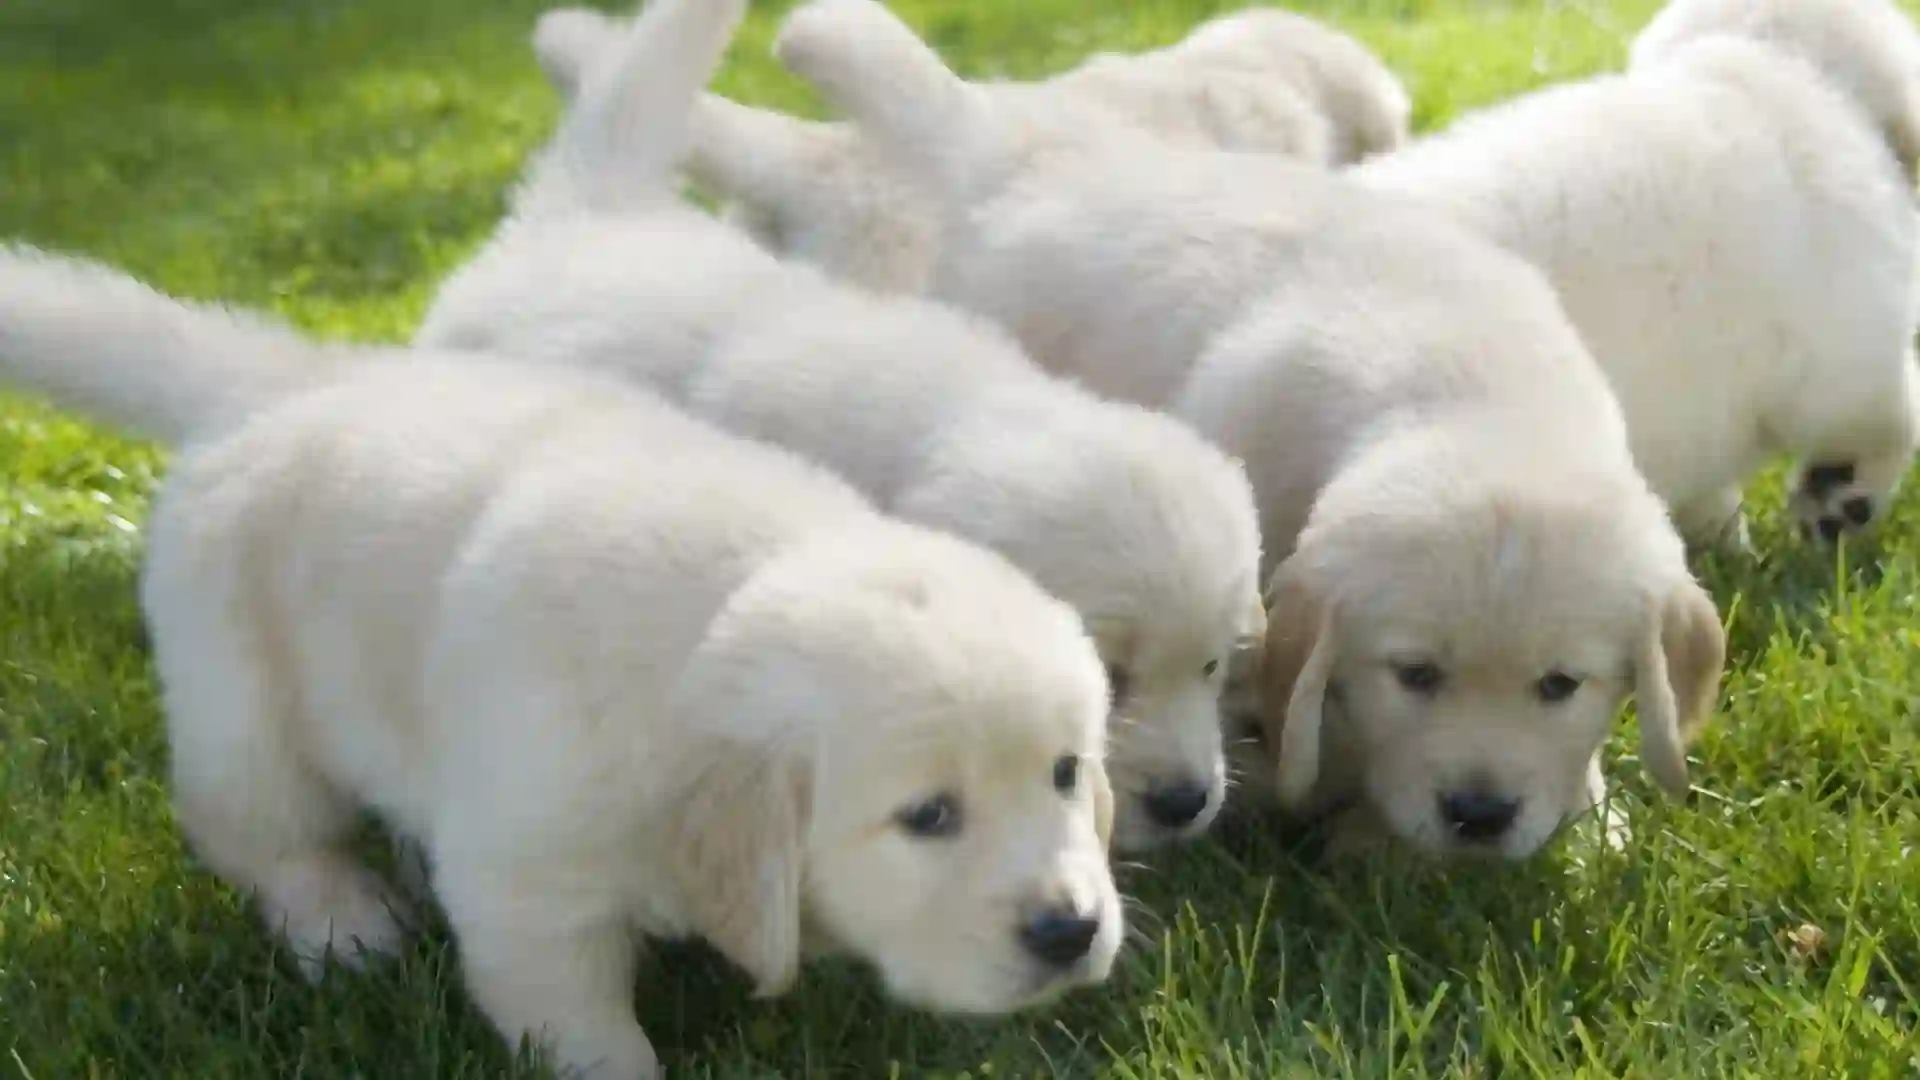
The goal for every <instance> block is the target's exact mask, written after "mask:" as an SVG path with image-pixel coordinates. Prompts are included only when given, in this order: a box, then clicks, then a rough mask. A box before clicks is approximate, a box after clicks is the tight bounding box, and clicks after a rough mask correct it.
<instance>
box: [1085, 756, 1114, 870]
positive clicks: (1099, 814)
mask: <svg viewBox="0 0 1920 1080" xmlns="http://www.w3.org/2000/svg"><path fill="white" fill-rule="evenodd" d="M1087 772H1088V775H1089V776H1090V777H1091V778H1092V780H1093V785H1092V786H1093V831H1094V832H1096V833H1098V834H1100V850H1102V851H1107V852H1111V851H1112V850H1113V784H1112V783H1110V782H1109V781H1108V780H1107V770H1106V769H1105V768H1104V767H1102V768H1096V769H1089V770H1088V771H1087Z"/></svg>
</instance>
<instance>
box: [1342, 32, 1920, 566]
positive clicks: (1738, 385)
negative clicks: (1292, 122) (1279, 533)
mask: <svg viewBox="0 0 1920 1080" xmlns="http://www.w3.org/2000/svg"><path fill="white" fill-rule="evenodd" d="M1916 87H1920V39H1917V38H1916V35H1915V33H1914V30H1913V27H1912V26H1911V24H1909V23H1908V22H1907V20H1906V19H1905V18H1904V17H1903V16H1902V15H1901V14H1900V13H1899V11H1898V10H1897V9H1895V7H1894V6H1893V5H1892V4H1891V3H1888V2H1886V0H1676V2H1675V3H1673V4H1671V5H1669V6H1668V8H1667V9H1666V10H1665V11H1664V12H1662V14H1661V15H1660V16H1659V17H1658V18H1657V19H1656V20H1655V21H1654V23H1653V24H1652V26H1651V27H1649V28H1648V30H1647V31H1646V33H1645V34H1644V35H1643V36H1642V37H1641V39H1640V40H1639V41H1638V42H1637V43H1636V45H1635V49H1634V64H1633V68H1632V70H1631V71H1630V72H1628V73H1626V74H1622V75H1609V76H1603V77H1600V78H1596V79H1592V80H1589V81H1586V82H1583V83H1577V84H1572V85H1567V86H1560V87H1554V88H1551V89H1548V90H1543V91H1540V92H1538V93H1535V94H1532V95H1530V96H1527V97H1524V98H1521V99H1519V100H1517V101H1513V102H1509V103H1506V104H1503V105H1500V106H1496V107H1494V108H1491V109H1488V110H1486V111H1484V112H1482V113H1479V114H1477V115H1474V116H1470V117H1467V118H1466V119H1464V120H1462V121H1460V122H1459V123H1458V124H1456V125H1455V126H1454V127H1453V128H1452V129H1451V130H1449V131H1447V132H1445V133H1443V134H1440V135H1438V136H1435V137H1432V138H1429V139H1426V140H1423V141H1422V142H1419V143H1417V144H1415V145H1414V146H1411V147H1409V148H1407V149H1406V150H1404V151H1401V152H1399V153H1397V154H1394V155H1392V156H1390V157H1386V158H1381V159H1376V161H1374V162H1372V163H1369V164H1368V165H1366V166H1364V167H1362V168H1361V169H1360V170H1359V172H1358V176H1359V177H1360V179H1361V180H1362V181H1363V182H1365V183H1367V184H1369V185H1371V186H1373V187H1374V188H1376V189H1380V190H1386V191H1393V192H1396V193H1402V194H1406V195H1410V196H1416V197H1419V198H1421V199H1424V200H1427V201H1429V202H1431V203H1432V204H1434V205H1436V206H1439V207H1442V208H1445V209H1447V210H1449V211H1451V212H1454V213H1457V214H1458V215H1459V216H1460V218H1461V219H1462V220H1464V221H1466V222H1468V223H1470V224H1472V225H1473V226H1474V227H1475V228H1477V229H1480V230H1482V231H1483V232H1484V233H1486V234H1487V235H1488V236H1490V237H1492V238H1493V239H1495V240H1496V241H1498V242H1499V243H1501V244H1502V245H1504V246H1506V247H1508V248H1509V249H1511V250H1513V251H1514V252H1516V253H1518V254H1520V255H1522V256H1523V257H1525V258H1527V259H1529V260H1530V261H1532V262H1533V263H1534V264H1535V265H1537V266H1539V267H1540V268H1542V269H1543V270H1545V271H1546V273H1547V275H1548V277H1549V278H1550V279H1551V280H1552V281H1553V283H1554V284H1555V286H1557V288H1558V290H1559V292H1560V295H1561V299H1562V301H1563V303H1564V304H1565V306H1566V308H1567V311H1568V313H1569V314H1570V315H1571V316H1572V317H1573V320H1574V322H1575V324H1576V325H1577V326H1578V327H1579V329H1580V331H1581V333H1582V335H1583V336H1584V337H1585V339H1586V341H1587V343H1588V345H1589V346H1590V347H1591V348H1592V349H1593V351H1594V353H1595V355H1596V357H1597V359H1598V360H1599V362H1600V364H1601V366H1602V367H1603V368H1604V369H1605V370H1606V372H1607V374H1608V376H1609V377H1610V378H1611V380H1612V382H1613V385H1614V388H1615V390H1616V391H1617V392H1618V394H1619V396H1620V400H1621V404H1622V406H1623V408H1624V409H1625V411H1626V415H1627V422H1628V427H1629V429H1630V431H1631V436H1632V442H1633V449H1634V456H1635V458H1636V459H1637V460H1638V461H1639V464H1640V467H1641V470H1642V471H1643V472H1644V473H1645V474H1646V475H1647V477H1648V479H1649V480H1650V481H1651V482H1652V484H1653V486H1654V489H1655V491H1657V492H1658V493H1659V494H1660V495H1661V496H1663V497H1664V498H1666V499H1667V500H1668V501H1669V502H1670V503H1671V504H1672V505H1673V507H1674V511H1675V514H1676V517H1677V518H1678V519H1679V521H1680V524H1681V526H1682V529H1683V530H1684V531H1685V532H1686V533H1687V534H1688V536H1689V538H1690V539H1693V540H1695V541H1697V542H1711V541H1715V540H1724V541H1727V542H1730V543H1732V544H1734V545H1736V546H1738V545H1743V544H1744V542H1745V541H1744V537H1745V522H1744V520H1743V516H1742V515H1741V512H1740V499H1741V490H1740V489H1741V484H1742V482H1743V481H1745V480H1746V479H1747V478H1748V477H1749V476H1750V475H1751V474H1752V473H1753V472H1754V471H1755V470H1756V469H1757V468H1759V467H1760V466H1761V465H1762V464H1763V463H1764V462H1765V461H1767V460H1768V459H1769V458H1771V457H1772V456H1774V455H1777V454H1782V453H1785V454H1792V455H1794V456H1795V457H1797V458H1799V459H1800V462H1801V464H1800V469H1799V473H1798V480H1797V483H1796V484H1795V490H1794V495H1793V497H1792V508H1793V510H1794V512H1795V513H1796V514H1797V515H1798V517H1799V519H1800V523H1801V528H1802V530H1803V532H1805V533H1808V534H1815V533H1817V534H1818V535H1820V536H1822V537H1825V538H1826V539H1828V540H1834V539H1838V538H1839V537H1840V536H1841V535H1842V534H1843V533H1849V532H1853V531H1855V530H1857V529H1860V528H1862V527H1864V526H1865V525H1867V524H1868V523H1869V522H1870V521H1872V520H1873V519H1874V517H1876V516H1877V515H1878V514H1879V513H1880V512H1881V511H1882V510H1883V509H1884V507H1885V503H1886V500H1887V499H1888V498H1889V496H1890V495H1891V494H1892V493H1893V491H1894V489H1895V486H1896V485H1897V484H1898V483H1899V481H1900V479H1901V477H1902V476H1903V474H1904V473H1905V472H1906V469H1907V466H1908V464H1909V462H1910V461H1911V459H1912V457H1913V451H1914V447H1915V441H1916V438H1920V372H1916V368H1915V364H1914V359H1913V356H1912V339H1913V332H1914V323H1915V308H1914V300H1913V291H1912V283H1913V273H1914V264H1915V256H1916V249H1915V237H1916V233H1915V227H1914V224H1915V223H1914V206H1913V197H1912V185H1913V171H1912V170H1913V162H1914V155H1915V152H1916V149H1917V148H1920V140H1916V135H1915V133H1916V130H1920V96H1916Z"/></svg>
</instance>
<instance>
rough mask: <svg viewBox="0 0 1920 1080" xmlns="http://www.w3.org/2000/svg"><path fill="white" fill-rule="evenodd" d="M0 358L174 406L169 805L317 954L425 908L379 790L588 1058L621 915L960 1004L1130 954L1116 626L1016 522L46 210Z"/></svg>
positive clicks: (15, 281) (627, 975) (162, 529)
mask: <svg viewBox="0 0 1920 1080" xmlns="http://www.w3.org/2000/svg"><path fill="white" fill-rule="evenodd" d="M383 354H388V355H385V358H386V359H387V360H389V361H390V362H384V363H370V362H367V361H368V360H369V358H373V357H381V356H383ZM0 364H3V365H4V368H3V370H4V373H5V376H6V377H7V378H8V379H9V380H10V381H12V382H15V383H16V384H19V385H23V386H27V387H31V388H34V389H37V390H40V391H44V392H47V393H50V394H52V395H53V396H54V398H55V399H56V400H58V401H60V402H63V403H66V404H70V405H74V406H77V407H80V408H83V409H86V410H88V411H90V412H93V413H95V414H96V415H99V416H101V417H104V418H107V419H110V420H117V421H120V422H123V423H126V424H128V425H130V426H133V427H136V428H137V429H139V430H142V431H144V432H147V433H150V434H155V435H159V436H162V437H165V438H168V439H171V440H176V441H184V443H185V449H184V450H183V451H182V453H181V454H180V455H179V457H178V458H177V460H176V461H175V463H174V467H173V469H172V472H171V475H170V476H169V478H168V480H167V484H166V487H165V490H164V491H163V492H162V494H161V496H160V498H159V500H158V502H157V504H156V506H155V508H154V512H153V520H152V523H151V533H150V551H149V555H148V562H147V568H146V574H145V582H144V589H143V599H144V604H145V608H146V612H147V616H148V619H149V620H150V623H151V625H152V628H153V631H154V643H155V663H156V665H157V667H158V669H159V675H160V680H161V683H162V686H163V689H164V695H165V703H166V709H167V714H168V723H169V729H170V734H171V741H172V750H173V755H172V758H173V784H174V797H175V801H176V806H177V811H178V815H179V819H180V821H181V824H182V825H183V827H184V828H185V829H186V831H187V834H188V836H189V837H190V838H191V840H192V842H193V845H194V848H195V850H196V851H197V852H198V853H199V855H200V856H201V857H202V858H203V859H204V860H206V862H207V863H208V864H209V865H211V866H212V867H213V868H214V869H215V870H217V871H218V872H219V873H221V874H222V875H224V876H225V877H226V878H227V879H228V880H229V881H231V882H232V883H233V884H235V885H236V886H239V887H242V888H245V889H248V890H251V891H253V892H254V893H255V895H256V898H257V899H258V901H259V904H260V908H261V912H262V914H263V915H264V916H265V918H266V920H267V922H268V924H269V925H270V926H272V927H273V928H275V929H277V930H280V931H282V932H283V933H285V935H286V936H287V938H288V939H289V940H290V942H291V943H292V945H293V946H294V948H295V950H296V951H297V953H298V954H299V955H300V956H302V957H303V958H306V959H307V960H309V961H317V959H318V958H319V957H320V956H322V955H323V954H324V953H325V951H326V950H327V949H328V948H329V947H330V946H331V947H333V948H336V949H341V948H344V947H346V946H348V945H350V944H357V945H358V946H359V947H361V948H362V949H367V950H373V951H376V952H383V951H387V950H390V949H392V948H393V947H394V946H395V944H396V942H397V941H398V939H399V937H400V935H401V926H400V922H399V920H397V919H396V913H395V903H396V901H395V897H394V895H393V894H392V893H391V891H390V890H389V888H388V886H387V884H386V883H384V882H382V881H380V880H378V879H377V878H376V877H374V876H373V875H372V873H371V872H370V871H369V870H368V869H367V868H365V867H364V866H363V865H362V864H360V863H359V862H358V861H357V860H356V859H354V857H353V856H352V855H351V854H350V852H349V850H348V847H347V845H348V842H349V839H350V836H351V834H352V832H353V828H354V824H355V815H356V813H357V812H359V811H360V810H362V809H368V810H372V811H375V812H377V813H379V814H380V815H382V816H383V817H384V818H385V819H386V820H387V821H388V822H390V823H391V824H392V825H393V827H394V828H395V829H396V830H398V831H400V832H402V833H404V834H406V835H408V836H409V837H411V838H413V839H414V840H416V841H418V842H419V843H421V844H422V845H423V846H424V847H425V848H426V849H427V851H428V852H429V853H430V855H431V861H432V865H433V887H434V890H435V892H436V894H437V895H438V897H439V899H440V901H441V902H442V904H443V905H444V907H445V909H446V911H447V914H448V916H449V917H450V919H451V921H452V924H453V927H454V930H455V933H456V935H457V938H458V943H459V949H460V957H461V964H462V968H463V971H464V975H465V979H466V983H467V986H468V988H469V990H470V991H471V993H472V995H473V998H474V1000H475V1002H476V1003H477V1004H478V1005H479V1006H480V1007H481V1008H482V1009H483V1010H485V1011H486V1013H487V1015H488V1016H489V1017H490V1018H491V1019H492V1020H493V1022H494V1023H495V1024H496V1025H497V1026H498V1027H499V1029H500V1031H501V1032H502V1033H503V1034H504V1035H505V1036H506V1037H507V1038H508V1039H509V1040H515V1041H517V1040H518V1039H519V1038H520V1037H521V1036H522V1035H527V1036H532V1037H535V1038H536V1039H539V1038H544V1039H545V1040H547V1041H548V1042H549V1043H550V1046H551V1049H552V1051H553V1052H554V1053H555V1054H556V1055H557V1057H558V1059H559V1062H560V1063H561V1064H563V1065H568V1066H573V1067H576V1068H579V1069H581V1070H583V1071H584V1072H585V1073H587V1074H588V1075H591V1076H595V1077H620V1078H623V1080H626V1078H633V1077H652V1076H655V1075H657V1073H658V1071H659V1070H658V1065H657V1062H656V1059H655V1055H654V1051H653V1049H652V1048H651V1046H650V1045H649V1044H648V1041H647V1038H646V1036H645V1034H644V1033H643V1032H642V1031H641V1029H640V1027H639V1025H638V1024H636V1023H635V1021H634V1018H633V1010H632V1001H631V996H630V995H631V994H632V991H633V975H634V948H633V945H634V941H633V935H634V933H635V932H636V931H637V932H638V933H639V934H641V935H645V936H664V937H679V936H687V935H696V936H700V937H704V938H705V939H707V940H708V941H710V942H711V943H712V944H714V945H715V946H717V947H718V948H719V949H720V950H721V951H722V952H724V953H725V954H726V955H727V956H729V957H730V958H732V959H733V960H734V961H735V962H737V963H738V964H739V965H740V966H741V967H742V968H744V969H745V970H746V972H747V973H748V974H749V975H751V976H752V977H753V979H754V981H755V982H756V984H757V985H758V987H759V989H760V990H761V991H762V992H763V993H776V992H779V991H781V990H784V989H785V988H786V987H787V986H788V985H789V984H790V983H791V982H792V981H793V979H794V978H795V975H796V972H797V969H798V967H799V964H800V961H801V957H802V955H803V953H808V952H812V951H815V950H820V949H833V950H844V951H847V952H851V953H852V954H854V955H856V956H859V957H862V958H864V959H866V960H867V961H870V962H871V963H872V964H873V965H874V966H875V967H876V968H877V969H878V971H879V973H880V975H881V977H882V979H883V980H884V981H885V983H886V985H887V987H888V988H889V989H890V991H891V992H892V993H893V994H894V995H895V996H896V997H898V998H900V999H902V1000H904V1001H907V1002H910V1003H913V1004H916V1005H921V1006H926V1007H929V1008H934V1009H939V1010H947V1011H956V1012H962V1013H994V1012H1001V1011H1004V1010H1008V1009H1012V1008H1016V1007H1019V1006H1022V1005H1025V1004H1027V1003H1030V1002H1033V1001H1036V1000H1038V999H1040V998H1043V997H1046V996H1049V995H1051V994H1053V993H1055V992H1058V991H1060V990H1062V989H1064V988H1066V987H1070V986H1074V985H1078V984H1083V983H1091V982H1096V981H1099V980H1100V979H1102V978H1104V977H1105V975H1106V974H1107V972H1108V970H1109V967H1110V966H1111V963H1112V960H1113V957H1114V954H1115V950H1116V948H1117V946H1118V942H1119V940H1120V934H1121V920H1122V916H1121V909H1120V906H1119V903H1118V899H1117V896H1116V893H1115V891H1114V886H1113V881H1112V878H1111V876H1110V875H1109V872H1108V870H1107V863H1106V856H1105V851H1104V850H1103V839H1104V838H1103V835H1102V833H1103V830H1104V829H1105V828H1106V819H1107V815H1108V814H1109V812H1110V807H1109V803H1108V798H1109V796H1108V795H1107V789H1106V780H1105V777H1104V774H1103V769H1102V765H1101V761H1102V756H1103V753H1104V746H1103V731H1104V726H1105V715H1106V685H1105V682H1104V680H1103V678H1102V676H1101V670H1100V661H1099V658H1098V656H1097V655H1096V654H1095V652H1094V650H1093V647H1092V645H1091V643H1090V642H1089V641H1088V640H1087V638H1086V636H1085V633H1084V631H1083V630H1082V629H1081V626H1080V623H1079V620H1078V619H1077V618H1076V617H1075V615H1074V613H1073V612H1072V611H1071V609H1069V608H1067V607H1066V606H1065V605H1064V604H1061V603H1059V602H1058V601H1055V600H1053V599H1052V598H1050V597H1048V596H1046V595H1045V594H1044V593H1043V592H1042V591H1041V590H1040V589H1039V588H1038V587H1037V586H1035V585H1034V584H1033V583H1032V582H1031V581H1030V580H1029V579H1028V578H1026V577H1025V576H1024V575H1022V574H1021V573H1019V572H1018V571H1017V570H1015V569H1014V568H1013V567H1012V566H1010V565H1008V564H1007V563H1006V562H1004V561H1003V560H1001V559H1000V558H999V557H997V556H994V555H992V554H990V553H987V552H985V551H982V550H980V549H978V548H975V547H972V546H970V545H968V544H966V543H964V542H962V541H959V540H955V539H952V538H948V537H944V536H942V535H939V534H936V533H933V532H930V531H926V530H922V529H918V528H914V527H910V526H906V525H902V524H898V523H895V522H892V521H889V520H887V519H885V518H882V517H881V516H879V515H878V514H877V513H876V512H875V511H874V510H873V509H871V507H870V506H869V505H868V504H867V503H866V502H865V501H864V500H863V499H862V498H861V497H860V496H858V495H857V494H855V493H854V492H853V491H852V490H850V489H849V488H847V487H846V486H845V485H844V484H842V483H841V482H839V481H838V480H836V479H834V478H832V477H830V476H828V475H826V474H825V473H823V472H821V471H820V470H818V469H816V468H814V467H812V466H809V465H806V464H803V463H801V462H799V461H797V460H795V459H793V458H790V457H788V456H787V455H785V454H783V453H781V452H779V451H776V450H773V449H771V448H767V447H763V446H758V445H755V444H752V443H749V442H746V441H743V440H737V439H734V438H732V437H729V436H726V435H723V434H721V433H719V432H717V431H715V430H713V429H710V428H708V427H705V426H703V425H701V424H699V423H697V422H696V421H694V420H692V419H689V418H687V417H686V416H684V415H682V414H680V413H678V412H676V411H674V410H671V409H669V408H668V407H666V406H665V405H663V404H662V403H660V402H659V401H658V399H656V398H654V397H653V396H651V395H649V394H647V393H644V392H643V391H641V390H639V389H638V388H635V387H631V386H629V385H626V384H624V383H622V382H621V381H618V380H614V379H610V378H608V377H605V376H602V375H596V374H593V373H589V372H568V371H556V370H553V369H551V368H547V367H540V368H537V369H529V368H525V367H519V368H516V367H513V366H510V365H506V364H502V363H499V362H493V361H486V360H482V359H477V358H472V357H460V356H453V355H449V354H434V353H420V354H417V355H412V356H407V355H404V354H401V353H399V351H398V350H377V349H361V350H349V349H345V348H325V347H321V346H316V345H312V344H309V343H307V342H305V341H302V340H300V339H299V338H297V337H296V336H294V335H293V334H292V333H290V332H288V331H286V330H284V329H282V328H279V327H275V326H270V325H265V324H256V323H251V322H246V321H243V320H238V319H234V318H232V317H229V316H226V315H224V314H223V313H219V312H216V311H213V310H208V309H200V308H193V307H187V306H183V305H180V304H177V303H175V302H173V301H171V300H169V299H167V298H165V297H163V296H160V295H158V294H156V293H153V292H150V291H148V290H146V289H145V288H143V287H141V286H140V285H138V284H137V283H135V282H133V281H131V280H128V279H126V278H124V277H121V276H119V275H117V274H112V273H110V272H108V271H105V270H104V269H102V268H99V267H95V266H92V265H88V264H83V263H70V262H65V261H59V260H53V259H49V258H46V257H44V256H40V255H37V254H35V253H32V252H29V251H23V250H13V251H9V252H6V253H4V254H3V255H0Z"/></svg>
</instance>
